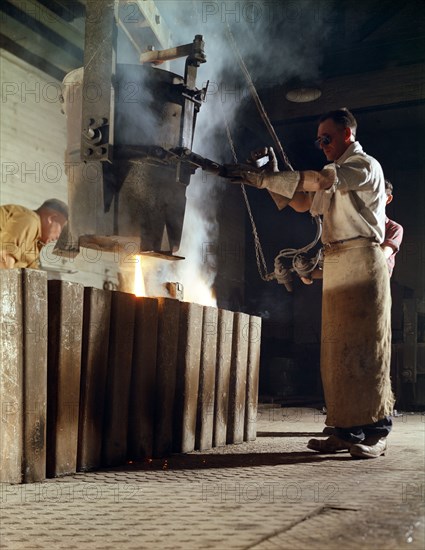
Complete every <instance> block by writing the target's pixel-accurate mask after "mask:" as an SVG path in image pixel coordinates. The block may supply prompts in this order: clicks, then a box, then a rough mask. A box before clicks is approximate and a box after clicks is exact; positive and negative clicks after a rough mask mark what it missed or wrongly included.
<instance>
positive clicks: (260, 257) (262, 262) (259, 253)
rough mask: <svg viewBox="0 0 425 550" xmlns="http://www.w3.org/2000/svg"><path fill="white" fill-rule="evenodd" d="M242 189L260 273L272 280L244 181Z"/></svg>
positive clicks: (229, 135)
mask: <svg viewBox="0 0 425 550" xmlns="http://www.w3.org/2000/svg"><path fill="white" fill-rule="evenodd" d="M222 110H223V118H224V123H225V126H226V134H227V139H228V141H229V145H230V149H231V150H232V155H233V160H234V161H235V164H238V156H237V154H236V149H235V145H234V142H233V139H232V135H231V133H230V128H229V125H228V123H227V118H226V115H225V113H224V109H223V106H222ZM241 190H242V195H243V198H244V200H245V205H246V209H247V211H248V216H249V219H250V221H251V227H252V235H253V237H254V249H255V258H256V261H257V269H258V273H259V275H260V277H261V279H262V280H263V281H271V280H273V279H274V278H275V276H274V273H268V269H267V264H266V259H265V257H264V253H263V248H262V246H261V242H260V238H259V236H258V231H257V226H256V225H255V221H254V216H253V215H252V210H251V205H250V204H249V199H248V195H247V193H246V189H245V185H244V184H243V183H241Z"/></svg>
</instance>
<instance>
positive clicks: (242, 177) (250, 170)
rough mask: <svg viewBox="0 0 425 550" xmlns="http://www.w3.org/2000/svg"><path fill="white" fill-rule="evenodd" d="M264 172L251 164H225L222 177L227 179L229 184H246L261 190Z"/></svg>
mask: <svg viewBox="0 0 425 550" xmlns="http://www.w3.org/2000/svg"><path fill="white" fill-rule="evenodd" d="M264 173H265V171H264V170H260V169H259V168H256V167H255V166H252V165H251V164H225V165H224V174H223V175H224V177H226V178H229V179H230V181H231V183H246V184H247V185H252V187H257V189H262V188H263V187H264V185H263V180H264Z"/></svg>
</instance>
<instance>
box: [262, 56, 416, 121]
mask: <svg viewBox="0 0 425 550" xmlns="http://www.w3.org/2000/svg"><path fill="white" fill-rule="evenodd" d="M354 83H355V84H354ZM353 84H354V85H353ZM321 88H322V95H321V97H320V98H319V99H317V100H315V101H312V102H309V103H292V102H290V101H288V100H287V99H286V98H285V94H286V92H287V91H288V86H287V85H282V86H275V87H274V88H273V89H272V90H260V91H259V94H260V96H261V98H262V100H263V103H264V105H265V106H266V110H267V113H268V115H269V117H270V119H271V120H272V121H275V123H276V121H283V120H288V119H292V118H301V117H309V116H318V115H320V114H321V113H324V112H326V111H329V110H332V109H335V108H338V107H341V106H347V107H349V108H350V109H361V108H365V107H373V106H382V105H391V104H395V103H398V104H402V103H411V102H412V101H420V100H424V99H425V71H424V66H423V65H410V66H407V67H394V68H392V69H387V70H384V71H375V72H369V73H363V74H354V75H350V76H344V77H338V78H329V79H328V80H326V81H324V82H323V83H322V85H321Z"/></svg>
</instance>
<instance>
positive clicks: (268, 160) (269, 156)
mask: <svg viewBox="0 0 425 550" xmlns="http://www.w3.org/2000/svg"><path fill="white" fill-rule="evenodd" d="M248 162H251V163H253V164H254V165H255V166H256V167H257V168H262V169H263V170H265V172H268V173H271V172H279V166H278V164H277V158H276V155H275V152H274V150H273V147H262V148H261V149H256V150H255V151H251V153H250V159H249V160H248Z"/></svg>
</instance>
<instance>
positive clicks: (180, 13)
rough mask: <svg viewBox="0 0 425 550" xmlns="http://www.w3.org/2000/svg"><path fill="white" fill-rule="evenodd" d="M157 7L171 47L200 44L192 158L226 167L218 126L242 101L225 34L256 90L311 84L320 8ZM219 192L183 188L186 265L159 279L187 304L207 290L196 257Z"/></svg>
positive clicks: (213, 184) (171, 0) (243, 91)
mask: <svg viewBox="0 0 425 550" xmlns="http://www.w3.org/2000/svg"><path fill="white" fill-rule="evenodd" d="M157 7H158V9H159V11H160V12H161V14H162V17H163V18H164V20H165V21H166V23H167V24H168V26H169V28H170V29H171V31H172V42H173V44H174V45H178V44H186V43H188V42H191V41H192V40H193V38H194V36H195V35H196V34H202V35H203V37H204V41H205V51H206V55H207V63H205V64H203V65H202V66H201V67H200V68H199V70H198V87H199V86H200V85H202V86H205V84H206V82H207V81H209V88H208V93H207V97H206V102H205V104H204V105H203V106H202V108H201V111H200V113H199V115H198V120H197V127H196V131H195V140H194V145H193V150H194V151H195V152H196V153H199V154H201V155H203V156H205V157H208V158H211V159H213V160H216V161H218V162H233V158H232V155H231V149H230V146H229V144H228V140H227V137H226V132H225V119H226V120H227V122H228V123H229V126H231V123H232V120H234V119H235V116H236V113H237V111H238V110H239V109H240V108H242V107H243V106H244V104H245V102H246V101H249V100H250V99H249V91H248V88H247V85H246V82H245V80H244V77H243V75H242V73H241V71H240V68H239V66H238V63H237V60H236V57H235V54H234V52H233V50H232V47H231V45H230V42H229V39H228V28H229V27H230V29H231V32H232V35H233V36H234V39H235V42H236V44H237V47H238V49H239V51H240V53H241V55H242V58H243V60H244V61H245V63H246V65H247V67H248V69H249V71H250V73H251V77H252V79H253V81H254V82H255V83H256V86H257V89H258V88H264V87H270V86H273V85H276V84H282V83H283V82H285V81H287V80H289V79H293V78H299V79H313V78H316V77H317V76H318V73H319V65H320V61H321V48H320V44H321V43H322V41H323V40H324V38H325V37H326V35H327V33H328V32H329V17H330V13H329V10H328V7H327V3H326V2H325V3H324V2H317V1H314V0H296V1H294V0H292V1H284V2H282V1H274V2H269V1H264V0H261V1H248V0H243V1H236V2H204V1H202V2H201V1H198V2H194V1H189V0H179V1H176V0H160V1H159V2H157ZM171 70H172V71H174V72H177V73H179V74H183V70H184V60H179V61H175V62H173V63H172V64H171ZM235 145H236V149H237V144H235ZM259 145H263V144H262V143H261V144H259ZM239 160H241V161H242V160H243V159H239ZM224 185H227V184H224V183H221V182H220V181H219V180H218V179H217V178H212V177H210V176H209V177H208V178H206V177H205V175H204V176H203V175H202V174H201V173H200V170H198V171H197V173H196V174H195V176H192V180H191V183H190V185H189V187H188V193H187V208H186V214H185V224H184V230H183V240H182V244H181V247H180V250H179V253H180V254H181V255H183V256H185V257H186V260H185V261H184V262H175V264H174V265H173V266H170V267H168V268H166V269H165V273H163V275H165V276H166V277H168V280H178V281H180V282H182V283H183V285H184V288H185V299H186V300H189V301H194V302H201V303H203V296H202V295H200V294H198V293H197V292H196V290H197V289H198V287H197V286H196V284H195V283H196V282H197V281H199V280H202V281H203V282H204V284H205V285H206V286H207V287H211V286H212V285H213V283H214V278H215V265H214V259H213V258H212V257H211V255H208V256H206V255H205V254H204V253H203V251H204V250H205V247H206V246H208V245H209V244H210V243H214V242H216V241H217V239H218V224H217V221H216V213H217V207H218V200H217V197H218V194H219V193H220V192H221V191H220V190H222V189H223V186H224ZM208 259H210V261H207V260H208ZM211 260H212V261H211Z"/></svg>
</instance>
